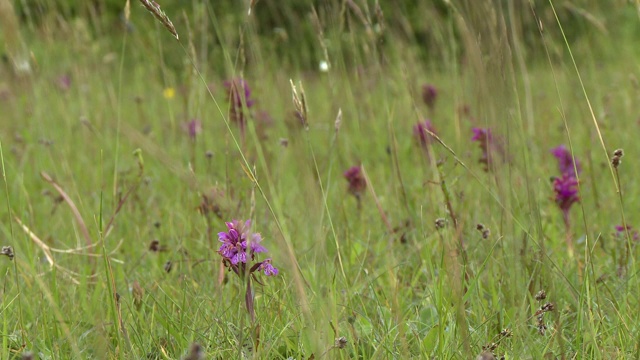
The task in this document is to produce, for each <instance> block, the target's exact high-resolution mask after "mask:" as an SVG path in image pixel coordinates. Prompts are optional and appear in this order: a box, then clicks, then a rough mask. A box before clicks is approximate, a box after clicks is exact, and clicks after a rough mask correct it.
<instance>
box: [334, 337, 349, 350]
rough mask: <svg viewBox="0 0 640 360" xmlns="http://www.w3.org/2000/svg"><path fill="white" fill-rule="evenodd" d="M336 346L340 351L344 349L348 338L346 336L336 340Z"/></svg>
mask: <svg viewBox="0 0 640 360" xmlns="http://www.w3.org/2000/svg"><path fill="white" fill-rule="evenodd" d="M334 346H335V347H336V348H338V349H344V348H345V347H346V346H347V338H346V337H344V336H340V337H339V338H337V339H336V342H335V345H334Z"/></svg>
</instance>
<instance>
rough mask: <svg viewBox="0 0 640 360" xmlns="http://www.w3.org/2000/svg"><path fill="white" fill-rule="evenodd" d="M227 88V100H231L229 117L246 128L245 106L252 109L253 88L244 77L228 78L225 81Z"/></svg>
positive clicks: (242, 127)
mask: <svg viewBox="0 0 640 360" xmlns="http://www.w3.org/2000/svg"><path fill="white" fill-rule="evenodd" d="M224 87H225V88H226V89H227V100H228V101H229V118H230V119H231V121H233V122H235V123H237V124H238V125H239V126H240V128H241V129H244V125H245V122H246V120H247V116H246V114H245V112H244V107H245V106H246V108H247V109H251V107H252V106H253V103H254V102H253V100H252V99H251V89H250V88H249V84H248V83H247V82H246V81H245V80H244V79H242V78H239V79H233V80H227V81H225V82H224Z"/></svg>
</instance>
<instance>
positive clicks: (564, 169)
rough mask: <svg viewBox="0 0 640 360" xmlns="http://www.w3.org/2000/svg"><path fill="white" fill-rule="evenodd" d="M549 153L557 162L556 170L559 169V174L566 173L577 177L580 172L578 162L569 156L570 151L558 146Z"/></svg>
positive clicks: (580, 168)
mask: <svg viewBox="0 0 640 360" xmlns="http://www.w3.org/2000/svg"><path fill="white" fill-rule="evenodd" d="M551 153H552V154H553V156H555V158H556V159H557V160H558V168H559V169H560V173H562V174H567V173H568V174H570V175H571V176H573V177H577V175H578V174H580V172H581V171H582V167H581V166H580V162H578V160H574V158H573V156H572V155H571V151H569V149H568V148H567V147H566V146H564V145H560V146H558V147H555V148H553V149H551ZM574 161H575V163H574ZM576 170H577V172H576Z"/></svg>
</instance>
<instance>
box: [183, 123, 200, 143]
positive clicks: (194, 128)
mask: <svg viewBox="0 0 640 360" xmlns="http://www.w3.org/2000/svg"><path fill="white" fill-rule="evenodd" d="M184 128H185V130H186V132H187V134H189V138H190V139H191V140H193V141H195V140H196V136H197V135H198V134H200V133H201V132H202V122H200V120H198V119H191V121H189V122H187V123H186V124H185V125H184Z"/></svg>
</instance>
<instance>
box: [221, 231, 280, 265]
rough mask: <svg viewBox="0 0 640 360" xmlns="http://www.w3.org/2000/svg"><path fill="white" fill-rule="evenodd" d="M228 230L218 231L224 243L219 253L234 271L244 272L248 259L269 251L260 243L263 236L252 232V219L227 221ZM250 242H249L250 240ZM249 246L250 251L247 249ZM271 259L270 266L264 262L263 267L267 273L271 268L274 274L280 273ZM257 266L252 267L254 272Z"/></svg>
mask: <svg viewBox="0 0 640 360" xmlns="http://www.w3.org/2000/svg"><path fill="white" fill-rule="evenodd" d="M226 225H227V231H226V232H224V231H223V232H220V233H218V239H219V240H220V242H221V243H222V245H220V249H219V250H218V253H219V254H220V255H221V256H222V258H223V261H224V263H225V265H227V266H228V267H230V268H231V269H232V270H233V271H234V272H236V273H238V274H239V275H241V274H242V272H244V270H245V268H246V264H247V261H251V260H254V259H255V254H257V253H263V252H267V249H266V248H265V247H264V246H262V245H260V242H261V241H262V236H260V234H257V233H251V232H250V231H249V228H250V227H251V220H247V221H245V222H244V223H242V222H240V221H238V220H233V221H232V222H228V223H226ZM249 239H250V240H251V241H250V244H247V243H248V242H249V241H248V240H249ZM247 247H248V251H247ZM270 264H271V260H269V262H268V266H267V265H264V261H263V262H262V265H264V266H262V265H261V268H264V270H265V273H266V272H267V270H269V272H270V273H272V274H273V275H275V274H277V273H278V270H277V269H276V268H274V267H273V266H271V265H270ZM254 270H255V268H252V270H251V272H253V271H254Z"/></svg>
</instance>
